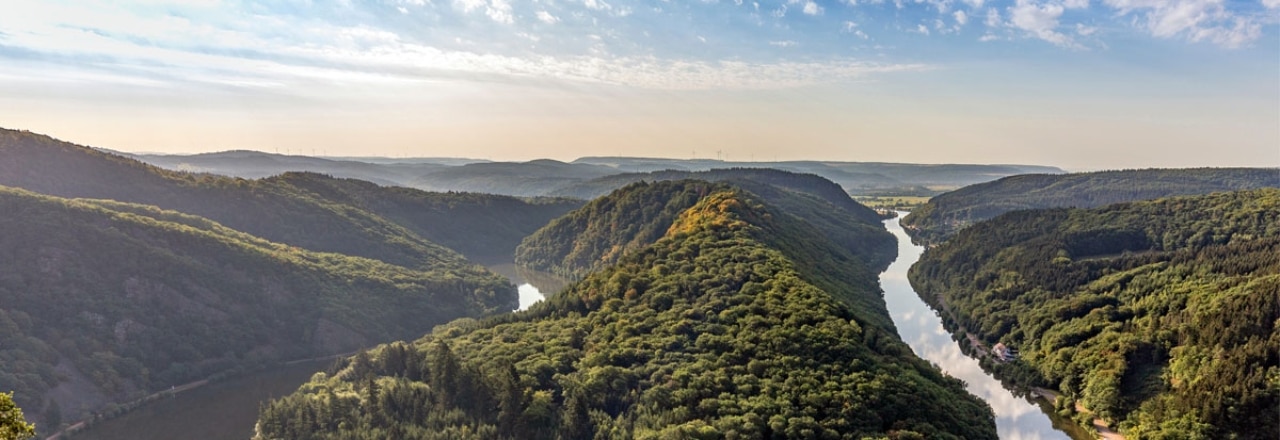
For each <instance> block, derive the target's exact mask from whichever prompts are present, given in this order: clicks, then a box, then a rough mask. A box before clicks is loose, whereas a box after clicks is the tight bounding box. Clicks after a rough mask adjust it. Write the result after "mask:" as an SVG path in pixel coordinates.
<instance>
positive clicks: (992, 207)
mask: <svg viewBox="0 0 1280 440" xmlns="http://www.w3.org/2000/svg"><path fill="white" fill-rule="evenodd" d="M1265 187H1280V169H1276V168H1198V169H1147V170H1123V171H1100V172H1093V173H1075V174H1027V175H1018V176H1011V177H1005V178H1003V179H999V180H996V181H992V182H986V183H980V184H976V185H971V186H967V187H964V188H961V189H958V190H955V191H952V192H949V193H945V194H942V195H939V196H936V197H934V198H932V199H930V200H929V202H928V203H926V204H925V205H924V206H922V207H920V208H919V209H916V210H913V211H912V212H911V214H909V215H907V216H906V217H905V218H903V221H902V225H903V227H905V228H906V229H907V232H908V233H909V234H911V237H912V239H913V240H915V241H918V242H921V243H938V242H941V241H943V240H945V239H946V238H947V237H949V236H950V235H951V234H954V233H955V232H956V231H958V230H960V229H963V228H964V227H966V226H968V225H970V224H973V223H976V222H979V221H982V220H986V219H989V218H992V217H995V216H997V215H1000V214H1003V213H1005V212H1009V211H1014V210H1019V209H1039V208H1095V207H1099V206H1105V205H1109V204H1112V203H1120V202H1130V201H1137V200H1150V199H1156V198H1160V197H1169V196H1177V195H1196V194H1208V193H1212V192H1219V191H1235V190H1241V189H1254V188H1265Z"/></svg>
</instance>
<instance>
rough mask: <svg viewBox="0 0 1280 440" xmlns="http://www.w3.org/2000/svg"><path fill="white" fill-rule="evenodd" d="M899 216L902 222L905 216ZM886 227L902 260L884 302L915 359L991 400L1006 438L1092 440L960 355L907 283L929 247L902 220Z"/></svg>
mask: <svg viewBox="0 0 1280 440" xmlns="http://www.w3.org/2000/svg"><path fill="white" fill-rule="evenodd" d="M898 214H899V218H900V217H901V216H902V215H905V214H906V213H905V212H900V213H898ZM884 225H885V227H886V228H888V229H889V232H892V233H893V235H894V237H896V238H897V239H898V259H897V260H895V261H894V262H893V264H891V265H889V269H887V270H885V272H884V273H883V274H881V275H880V286H881V287H883V288H884V300H885V303H886V305H888V307H889V315H890V316H892V317H893V322H894V325H896V326H897V327H898V334H899V335H900V336H901V337H902V340H903V341H905V342H906V343H907V345H910V346H911V349H912V350H914V351H915V352H916V355H917V356H920V357H921V358H924V359H926V360H929V361H931V362H933V363H935V364H937V365H938V366H939V367H941V368H942V370H943V371H945V372H946V373H947V374H950V375H951V376H953V377H956V378H959V379H960V380H963V381H964V382H965V383H967V384H969V392H970V393H973V394H974V395H976V396H978V397H980V398H982V399H983V400H986V401H987V404H989V405H991V409H992V410H994V411H995V413H996V429H997V431H998V432H999V434H1000V438H1001V439H1006V440H1035V439H1045V440H1048V439H1072V438H1083V439H1089V438H1092V437H1090V436H1088V434H1087V433H1085V432H1083V430H1082V429H1080V428H1079V427H1078V426H1076V425H1074V424H1072V423H1071V421H1069V420H1065V419H1061V418H1060V417H1057V416H1056V415H1053V416H1052V417H1051V416H1050V414H1048V413H1046V412H1045V411H1044V410H1043V409H1042V408H1041V406H1040V405H1038V404H1036V403H1032V402H1031V401H1029V400H1027V399H1026V398H1023V397H1018V396H1017V395H1015V394H1014V393H1013V392H1012V391H1010V390H1008V389H1005V388H1004V386H1003V385H1001V384H1000V381H998V380H996V379H995V378H993V377H991V376H989V375H987V373H986V372H984V371H982V368H981V367H979V366H978V360H977V359H974V358H971V357H969V356H967V355H965V354H964V353H962V352H960V345H959V344H957V343H956V342H955V341H954V340H952V339H951V334H949V333H947V331H946V329H944V328H943V327H942V319H941V318H939V317H938V315H937V313H935V312H934V311H933V309H931V308H929V305H928V304H925V303H924V301H922V300H920V297H919V296H918V295H916V292H915V290H913V289H912V288H911V284H910V283H909V282H907V269H910V268H911V265H913V264H915V263H916V261H917V260H919V259H920V254H921V253H923V252H924V248H923V247H920V246H916V245H914V244H912V243H911V238H910V237H908V236H907V233H906V232H905V231H903V230H902V226H899V225H898V218H893V219H889V220H885V222H884ZM1055 419H1056V420H1055ZM1068 432H1070V434H1068Z"/></svg>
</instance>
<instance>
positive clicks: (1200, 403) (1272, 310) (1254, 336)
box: [911, 188, 1280, 440]
mask: <svg viewBox="0 0 1280 440" xmlns="http://www.w3.org/2000/svg"><path fill="white" fill-rule="evenodd" d="M911 281H912V284H913V285H914V286H915V288H916V291H917V292H919V293H920V294H921V296H922V298H924V299H925V301H926V302H929V303H930V304H931V305H933V306H934V307H935V308H938V309H941V310H943V311H944V313H943V315H944V318H945V319H946V320H947V321H948V324H949V325H950V327H951V329H952V330H953V331H967V332H969V333H972V334H974V335H976V336H977V337H978V338H980V339H981V340H982V341H985V342H986V343H989V344H994V343H996V342H1002V343H1004V344H1007V345H1010V346H1013V347H1016V348H1018V349H1020V355H1021V358H1020V360H1017V361H1014V362H1011V363H1007V364H1000V365H997V366H996V367H997V370H998V371H999V372H1000V374H1002V375H1003V376H1004V378H1006V379H1010V380H1013V381H1015V382H1018V383H1021V384H1023V385H1031V386H1044V387H1049V388H1056V389H1058V390H1060V391H1061V392H1062V393H1064V395H1065V396H1066V397H1067V399H1068V400H1067V401H1077V402H1080V403H1082V404H1083V405H1084V406H1086V407H1087V408H1089V409H1090V410H1091V411H1093V412H1095V413H1096V414H1097V415H1099V416H1101V417H1102V418H1104V419H1105V420H1107V421H1109V422H1111V423H1113V424H1115V425H1118V427H1119V428H1120V430H1121V432H1122V433H1123V434H1125V435H1126V436H1127V437H1128V438H1130V439H1132V440H1137V439H1175V438H1176V439H1201V438H1202V439H1209V438H1214V439H1218V438H1228V439H1230V438H1236V439H1274V438H1276V437H1277V435H1280V418H1277V417H1276V410H1277V408H1280V329H1278V328H1277V325H1278V323H1280V189H1275V188H1271V189H1259V190H1249V191H1238V192H1229V193H1217V194H1211V195H1201V196H1186V197H1172V198H1163V199H1159V200H1155V201H1144V202H1131V203H1121V204H1116V205H1110V206H1107V207H1103V208H1095V209H1089V210H1085V209H1050V210H1033V211H1017V212H1011V213H1007V214H1004V215H1001V216H999V217H996V218H995V219H992V220H988V221H985V222H981V223H977V224H975V225H973V226H971V227H969V228H966V229H964V230H962V231H960V232H959V233H957V234H956V235H955V236H954V237H953V238H951V239H950V240H948V241H947V242H944V243H942V244H941V245H939V246H937V247H935V248H931V249H929V250H928V251H926V252H925V254H924V256H923V257H922V258H921V260H920V262H919V263H918V264H916V266H914V267H913V268H912V271H911ZM1061 407H1063V408H1064V410H1065V411H1069V409H1066V408H1069V405H1067V404H1066V403H1063V404H1062V405H1061Z"/></svg>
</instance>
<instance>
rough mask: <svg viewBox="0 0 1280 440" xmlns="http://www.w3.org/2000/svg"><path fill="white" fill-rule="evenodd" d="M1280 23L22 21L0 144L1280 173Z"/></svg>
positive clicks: (175, 8) (150, 10) (669, 8)
mask: <svg viewBox="0 0 1280 440" xmlns="http://www.w3.org/2000/svg"><path fill="white" fill-rule="evenodd" d="M1276 53H1280V1H1277V0H1259V1H1238V2H1223V1H1220V0H1174V1H1167V2H1154V1H1144V0H1100V1H1099V0H1093V1H1090V0H1013V1H989V0H897V1H891V0H890V1H877V0H862V1H856V0H843V1H814V0H781V1H774V2H744V1H714V0H713V1H700V2H690V3H678V2H667V1H640V0H635V1H605V0H582V1H552V0H540V1H530V2H508V1H506V0H451V1H449V0H438V1H434V2H433V1H426V0H396V1H385V2H359V1H335V2H322V1H320V2H280V3H272V4H269V5H261V4H245V3H241V2H235V1H222V0H187V1H175V2H166V1H153V0H148V1H136V2H128V3H126V4H123V5H103V4H76V3H69V4H68V3H51V2H41V1H28V0H19V1H17V2H15V3H14V4H13V5H9V6H7V7H6V14H4V16H0V60H2V61H3V62H4V64H5V67H4V68H0V126H4V127H7V128H12V129H23V130H30V131H33V132H37V133H42V134H47V135H49V136H52V137H55V138H58V139H63V140H66V141H70V142H75V143H79V144H84V145H89V146H93V147H99V148H107V149H112V150H118V151H123V152H144V151H146V152H160V153H179V154H191V153H201V152H214V151H225V150H236V149H246V150H256V151H263V152H269V153H270V152H279V153H286V152H288V153H292V154H299V155H311V156H340V157H351V156H382V157H415V156H416V157H471V158H480V159H486V160H500V161H526V160H531V159H538V158H548V159H555V160H563V161H571V160H573V159H575V158H578V157H583V156H626V157H667V158H674V159H689V158H699V159H714V158H716V157H717V155H719V157H721V158H723V159H725V160H728V161H743V162H753V161H754V162H768V161H786V160H828V161H852V162H899V163H975V164H986V163H1001V164H1028V165H1046V166H1056V167H1060V168H1063V169H1066V170H1072V171H1075V170H1096V169H1116V168H1147V167H1201V166H1215V167H1222V166H1254V167H1256V166H1269V167H1275V166H1280V122H1277V121H1280V58H1277V57H1276V56H1275V54H1276Z"/></svg>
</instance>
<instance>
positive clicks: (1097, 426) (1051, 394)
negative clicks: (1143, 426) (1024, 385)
mask: <svg viewBox="0 0 1280 440" xmlns="http://www.w3.org/2000/svg"><path fill="white" fill-rule="evenodd" d="M1031 393H1032V394H1034V395H1036V396H1037V397H1039V398H1041V399H1044V400H1046V401H1048V402H1049V403H1050V404H1055V405H1056V404H1057V403H1058V399H1060V398H1062V395H1061V394H1059V393H1058V392H1057V391H1054V390H1050V389H1046V388H1039V387H1032V388H1031ZM1076 412H1079V413H1084V414H1090V412H1089V409H1088V408H1085V407H1084V405H1081V404H1080V402H1076ZM1093 429H1094V430H1096V431H1098V437H1101V438H1102V439H1103V440H1125V438H1124V436H1123V435H1120V433H1118V432H1115V431H1114V430H1112V429H1111V427H1109V426H1107V422H1106V421H1105V420H1102V419H1100V418H1097V417H1094V418H1093Z"/></svg>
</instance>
